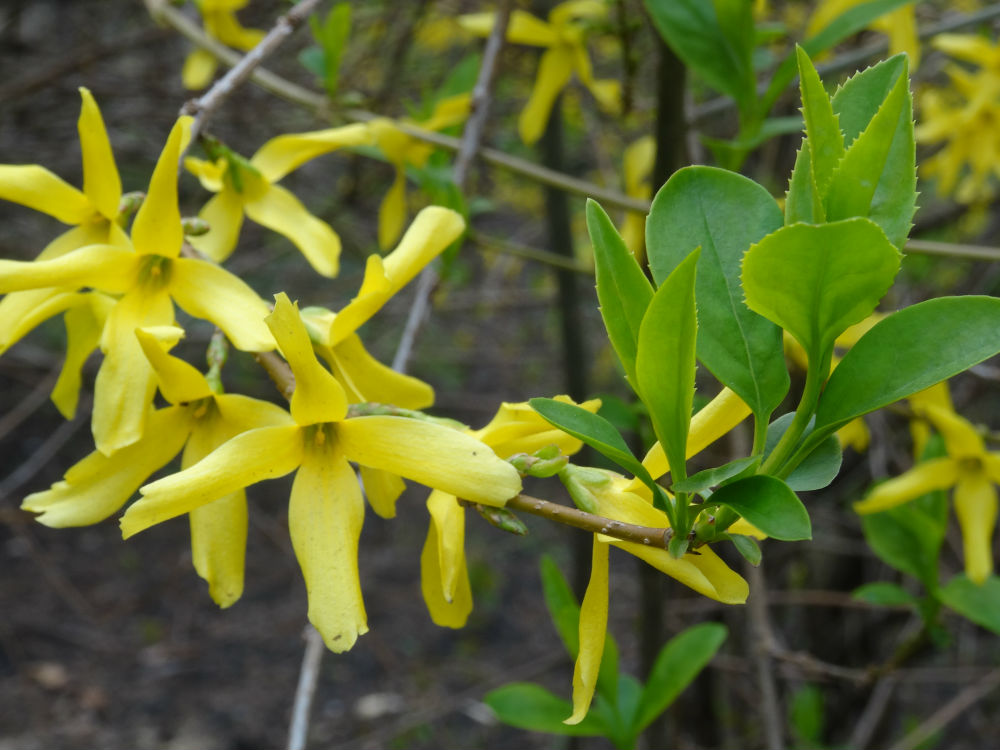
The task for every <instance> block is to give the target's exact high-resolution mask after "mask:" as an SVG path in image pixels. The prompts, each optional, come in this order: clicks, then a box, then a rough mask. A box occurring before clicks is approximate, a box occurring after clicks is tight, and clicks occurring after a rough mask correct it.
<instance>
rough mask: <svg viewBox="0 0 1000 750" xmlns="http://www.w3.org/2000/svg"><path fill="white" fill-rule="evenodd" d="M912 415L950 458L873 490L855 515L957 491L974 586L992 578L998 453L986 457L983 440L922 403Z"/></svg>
mask: <svg viewBox="0 0 1000 750" xmlns="http://www.w3.org/2000/svg"><path fill="white" fill-rule="evenodd" d="M911 403H912V406H913V410H914V411H915V412H916V413H917V414H918V415H919V416H922V417H925V418H926V419H927V420H928V421H929V422H930V423H931V424H932V425H934V427H935V428H936V429H937V430H938V431H939V432H940V433H941V436H942V437H943V438H944V443H945V447H946V449H947V451H948V455H947V456H945V457H943V458H932V459H930V460H928V461H924V462H922V463H919V464H917V465H916V466H914V467H913V468H912V469H910V470H909V471H908V472H906V473H905V474H903V475H901V476H898V477H896V478H895V479H890V480H889V481H887V482H883V483H882V484H880V485H878V486H876V487H875V488H874V489H873V490H872V491H871V492H870V493H869V494H868V496H867V497H866V498H865V499H864V500H861V501H860V502H857V503H855V504H854V510H856V511H857V512H858V513H862V514H865V513H878V512H879V511H883V510H888V509H889V508H894V507H896V506H897V505H902V504H903V503H906V502H909V501H910V500H913V499H915V498H917V497H919V496H920V495H923V494H925V493H927V492H931V491H932V490H943V489H947V488H949V487H954V488H955V495H954V497H955V513H956V514H957V515H958V522H959V525H960V526H961V528H962V541H963V545H964V548H965V572H966V574H967V575H968V576H969V579H970V580H972V581H975V582H976V583H982V582H983V581H985V580H986V579H987V578H988V577H989V575H990V573H992V572H993V543H992V540H993V531H994V528H995V527H996V520H997V492H996V488H995V487H994V486H993V485H994V484H995V483H997V482H1000V453H991V452H987V450H986V446H985V445H984V444H983V438H982V437H981V436H980V435H979V433H978V432H976V429H975V427H973V426H972V425H971V424H970V423H969V422H968V421H967V420H965V419H963V418H962V417H960V416H959V415H958V414H956V413H954V412H952V411H950V410H948V409H944V408H941V407H940V406H937V405H935V404H932V403H927V402H926V401H919V400H918V401H917V402H915V403H914V402H911Z"/></svg>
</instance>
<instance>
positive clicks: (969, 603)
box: [940, 573, 1000, 635]
mask: <svg viewBox="0 0 1000 750" xmlns="http://www.w3.org/2000/svg"><path fill="white" fill-rule="evenodd" d="M940 594H941V601H942V602H944V604H945V606H947V607H950V608H951V609H953V610H955V611H956V612H958V613H959V614H960V615H962V616H963V617H967V618H968V619H970V620H972V621H973V622H974V623H976V625H981V626H982V627H984V628H986V629H987V630H992V631H993V632H994V633H996V634H997V635H1000V578H997V577H996V576H995V575H991V576H990V577H989V578H987V579H986V580H985V581H983V583H982V585H977V584H975V583H973V582H972V581H970V580H969V579H968V578H966V577H965V574H964V573H963V574H961V575H957V576H955V577H954V578H952V579H951V580H950V581H948V583H947V584H946V585H945V586H944V588H942V589H941V592H940Z"/></svg>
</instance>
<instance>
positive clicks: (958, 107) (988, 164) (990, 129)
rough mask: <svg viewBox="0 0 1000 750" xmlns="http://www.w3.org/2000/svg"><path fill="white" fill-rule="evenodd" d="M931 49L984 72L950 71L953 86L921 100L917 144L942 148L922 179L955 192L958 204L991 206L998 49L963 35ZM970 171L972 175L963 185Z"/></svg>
mask: <svg viewBox="0 0 1000 750" xmlns="http://www.w3.org/2000/svg"><path fill="white" fill-rule="evenodd" d="M931 43H932V44H933V45H934V47H936V48H937V49H939V50H941V51H943V52H946V53H947V54H949V55H951V56H952V57H955V58H957V59H959V60H964V61H966V62H970V63H973V64H975V65H978V66H980V69H979V70H978V71H976V72H970V71H968V70H966V69H964V68H961V67H959V66H957V65H949V66H948V67H947V69H946V71H947V73H948V77H949V78H950V79H951V84H952V85H951V86H950V87H949V88H947V89H930V90H928V91H925V92H924V94H923V95H922V96H921V97H920V106H921V117H920V124H919V125H917V127H916V129H915V130H914V135H915V136H916V139H917V142H918V143H926V144H943V145H942V146H941V148H940V150H938V151H937V152H936V153H934V154H933V155H932V156H930V157H928V158H927V159H924V161H923V162H922V163H921V165H920V170H921V174H922V175H923V176H925V177H936V178H937V181H938V182H937V189H938V192H939V193H941V194H942V195H947V194H950V193H952V192H954V194H955V200H957V201H958V202H960V203H975V202H977V201H982V200H987V199H988V198H990V196H992V194H993V189H992V188H991V187H990V186H989V184H988V181H989V178H990V176H991V175H992V176H994V177H1000V45H998V44H996V43H991V42H990V41H988V40H987V39H984V38H982V37H978V36H971V35H962V34H940V35H938V36H936V37H934V39H933V41H932V42H931ZM966 166H967V167H968V174H966V175H965V176H964V177H963V178H962V179H959V177H960V175H961V173H962V170H963V168H964V167H966Z"/></svg>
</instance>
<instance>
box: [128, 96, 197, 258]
mask: <svg viewBox="0 0 1000 750" xmlns="http://www.w3.org/2000/svg"><path fill="white" fill-rule="evenodd" d="M191 121H192V118H190V117H187V116H185V117H181V118H178V120H177V122H176V123H175V124H174V127H173V128H172V129H171V130H170V135H169V136H168V137H167V144H166V145H165V146H164V147H163V151H162V152H160V158H159V159H158V160H157V162H156V167H154V169H153V176H152V178H150V180H149V190H148V191H147V192H146V199H145V200H144V201H143V202H142V205H141V206H140V207H139V210H138V211H137V212H136V215H135V221H133V222H132V243H133V244H134V245H135V249H136V251H137V252H139V253H143V254H151V255H162V256H164V257H166V258H176V257H177V255H178V253H180V251H181V245H182V244H183V242H184V229H183V228H182V227H181V212H180V208H179V207H178V204H177V163H178V160H179V159H180V155H181V151H182V150H183V149H184V147H185V146H186V145H187V140H188V138H189V136H190V133H191Z"/></svg>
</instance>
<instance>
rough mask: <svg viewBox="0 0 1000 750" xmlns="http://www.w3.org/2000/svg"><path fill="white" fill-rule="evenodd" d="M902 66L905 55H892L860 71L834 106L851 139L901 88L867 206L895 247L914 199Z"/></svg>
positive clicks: (901, 239)
mask: <svg viewBox="0 0 1000 750" xmlns="http://www.w3.org/2000/svg"><path fill="white" fill-rule="evenodd" d="M906 72H907V59H906V56H905V55H896V56H895V57H891V58H890V59H888V60H885V61H884V62H881V63H879V64H878V65H875V66H873V67H871V68H868V69H867V70H864V71H862V72H861V73H858V74H857V75H855V76H854V77H853V78H851V79H849V80H848V81H847V82H845V83H844V85H843V86H841V88H840V89H839V90H838V91H837V93H836V94H834V96H833V109H834V111H836V112H837V113H838V114H839V115H840V126H841V127H842V128H843V130H844V136H845V138H846V139H847V141H848V143H850V142H851V141H853V140H854V139H855V138H858V137H859V135H860V133H861V132H862V131H863V130H865V129H866V128H868V127H869V123H871V122H872V121H873V119H874V118H875V117H876V114H877V113H878V112H879V108H880V107H882V106H883V102H886V103H888V102H887V100H888V98H889V97H890V95H893V92H894V90H895V89H896V88H897V87H898V88H901V89H902V100H903V101H902V108H901V110H900V112H899V116H898V119H897V122H896V126H895V130H894V131H893V132H891V133H889V134H888V135H886V136H884V137H885V145H887V146H888V151H887V153H886V155H885V157H884V159H883V160H882V162H881V169H880V174H879V175H878V177H877V180H878V185H877V186H876V187H875V192H874V195H873V196H872V198H871V205H870V207H869V209H868V212H867V216H868V217H869V218H870V219H871V220H872V221H874V222H875V223H876V224H878V225H879V226H880V227H882V229H883V230H884V231H885V233H886V236H887V237H888V238H889V241H890V242H892V244H894V245H895V246H896V247H899V248H902V246H903V243H905V241H906V236H907V234H909V232H910V226H911V220H912V219H913V212H914V211H915V210H916V202H917V173H916V168H915V163H914V161H915V153H916V152H915V148H916V147H915V143H914V138H913V98H912V96H911V95H910V92H909V88H908V87H907V86H906V83H905V82H904V83H900V79H903V80H904V81H905V79H906ZM895 96H899V94H895ZM870 145H872V146H874V145H875V144H870Z"/></svg>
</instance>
